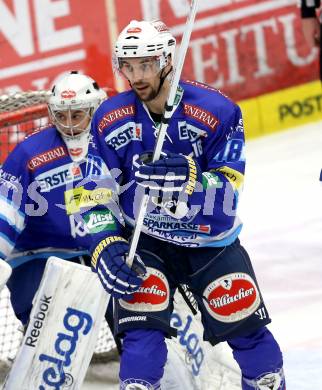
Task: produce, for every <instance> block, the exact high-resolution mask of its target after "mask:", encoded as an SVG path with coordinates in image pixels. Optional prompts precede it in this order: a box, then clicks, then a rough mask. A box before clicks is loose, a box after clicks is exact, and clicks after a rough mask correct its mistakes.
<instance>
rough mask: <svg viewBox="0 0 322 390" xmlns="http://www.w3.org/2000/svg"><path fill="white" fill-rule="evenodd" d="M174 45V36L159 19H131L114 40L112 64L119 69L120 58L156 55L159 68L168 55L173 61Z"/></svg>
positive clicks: (163, 65) (166, 62)
mask: <svg viewBox="0 0 322 390" xmlns="http://www.w3.org/2000/svg"><path fill="white" fill-rule="evenodd" d="M175 47H176V40H175V38H174V37H173V35H172V34H171V32H170V30H169V29H168V27H167V26H166V25H165V24H164V23H163V22H161V21H160V20H154V21H150V22H149V21H145V20H142V21H137V20H132V21H131V22H130V24H128V25H127V26H126V27H125V28H124V30H123V31H122V32H121V33H120V35H119V37H118V39H117V41H116V44H115V47H114V56H113V66H114V69H115V70H117V71H120V68H121V64H122V61H121V59H122V58H139V57H157V58H159V59H160V70H161V69H163V68H164V67H165V66H166V65H167V64H168V56H169V55H171V58H172V61H173V58H174V53H175Z"/></svg>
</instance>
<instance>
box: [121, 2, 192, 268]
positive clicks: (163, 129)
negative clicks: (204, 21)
mask: <svg viewBox="0 0 322 390" xmlns="http://www.w3.org/2000/svg"><path fill="white" fill-rule="evenodd" d="M197 8H198V0H192V1H191V5H190V12H189V15H188V19H187V22H186V26H185V29H184V34H183V37H182V41H181V45H180V48H179V51H178V60H177V63H176V66H175V70H174V73H173V77H172V80H171V86H170V91H169V96H168V99H167V102H166V105H165V111H164V113H163V116H162V119H161V126H160V130H159V133H158V137H157V140H156V143H155V147H154V151H153V156H152V161H153V162H155V161H157V160H159V159H160V155H161V150H162V146H163V142H164V138H165V136H166V134H167V129H168V124H169V119H170V118H171V116H172V114H173V105H174V101H175V97H176V93H177V88H178V84H179V80H180V76H181V71H182V68H183V63H184V60H185V57H186V53H187V50H188V46H189V41H190V35H191V32H192V28H193V24H194V20H195V17H196V13H197ZM148 201H149V194H144V195H143V197H142V200H141V203H140V207H139V214H138V216H137V219H136V223H135V228H134V232H133V236H132V239H131V244H130V250H129V254H128V257H127V259H126V263H127V265H128V266H129V267H131V266H132V263H133V259H134V255H135V252H136V248H137V246H138V242H139V238H140V234H141V230H142V226H143V220H144V216H145V214H146V210H147V207H148Z"/></svg>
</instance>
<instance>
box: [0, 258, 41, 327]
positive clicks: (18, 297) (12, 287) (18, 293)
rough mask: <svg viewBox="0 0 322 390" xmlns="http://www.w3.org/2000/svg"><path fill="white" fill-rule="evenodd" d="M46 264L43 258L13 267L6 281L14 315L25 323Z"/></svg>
mask: <svg viewBox="0 0 322 390" xmlns="http://www.w3.org/2000/svg"><path fill="white" fill-rule="evenodd" d="M45 266H46V260H45V259H36V260H32V261H30V262H27V263H24V264H22V265H21V266H19V267H17V268H14V269H13V271H12V275H11V278H10V279H9V281H8V283H7V287H8V289H9V291H10V300H11V305H12V308H13V310H14V312H15V315H16V317H17V318H18V319H19V320H20V321H21V322H22V323H23V325H26V324H27V323H28V320H29V315H30V312H31V309H32V300H33V298H34V296H35V294H36V292H37V290H38V287H39V284H40V281H41V278H42V276H43V273H44V269H45Z"/></svg>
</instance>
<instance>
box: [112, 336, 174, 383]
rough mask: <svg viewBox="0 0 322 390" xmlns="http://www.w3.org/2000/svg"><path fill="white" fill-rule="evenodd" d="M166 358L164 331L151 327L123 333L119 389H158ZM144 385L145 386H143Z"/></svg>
mask: <svg viewBox="0 0 322 390" xmlns="http://www.w3.org/2000/svg"><path fill="white" fill-rule="evenodd" d="M166 360H167V347H166V343H165V336H164V333H163V332H161V331H158V330H152V329H133V330H128V331H126V333H125V337H124V341H123V353H122V358H121V366H120V381H121V390H127V389H130V388H131V389H132V387H131V386H130V385H133V387H135V386H134V384H140V387H139V388H140V389H144V390H159V389H160V380H161V378H162V376H163V372H164V366H165V363H166ZM144 386H145V387H144Z"/></svg>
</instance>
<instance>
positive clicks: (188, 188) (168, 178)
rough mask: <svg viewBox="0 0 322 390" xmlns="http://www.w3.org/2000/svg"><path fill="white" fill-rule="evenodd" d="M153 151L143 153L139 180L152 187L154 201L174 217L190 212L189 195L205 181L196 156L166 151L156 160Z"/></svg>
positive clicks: (138, 174)
mask: <svg viewBox="0 0 322 390" xmlns="http://www.w3.org/2000/svg"><path fill="white" fill-rule="evenodd" d="M151 160H152V153H151V152H147V153H144V154H142V155H141V156H140V162H141V165H140V167H139V169H138V171H137V172H136V173H135V177H136V181H137V183H138V184H139V185H141V186H142V187H145V188H147V189H149V191H151V193H150V194H151V198H152V201H153V202H154V203H155V204H156V205H157V206H159V207H162V208H164V209H166V211H167V212H168V213H169V214H170V215H172V216H173V217H174V218H178V219H179V218H183V217H184V216H185V215H186V214H187V212H188V202H189V197H190V196H191V195H192V194H193V193H194V191H195V190H196V187H197V184H198V182H199V183H202V172H201V169H200V167H199V164H198V162H197V161H196V160H194V159H193V158H192V157H189V156H183V155H181V154H175V153H170V152H167V153H163V154H162V156H161V157H160V160H158V161H155V162H152V161H151Z"/></svg>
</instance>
